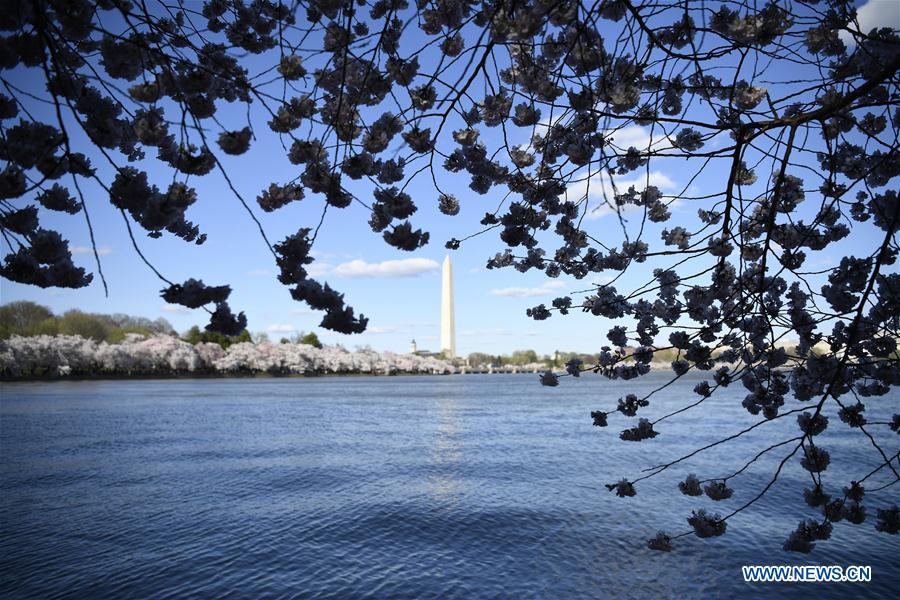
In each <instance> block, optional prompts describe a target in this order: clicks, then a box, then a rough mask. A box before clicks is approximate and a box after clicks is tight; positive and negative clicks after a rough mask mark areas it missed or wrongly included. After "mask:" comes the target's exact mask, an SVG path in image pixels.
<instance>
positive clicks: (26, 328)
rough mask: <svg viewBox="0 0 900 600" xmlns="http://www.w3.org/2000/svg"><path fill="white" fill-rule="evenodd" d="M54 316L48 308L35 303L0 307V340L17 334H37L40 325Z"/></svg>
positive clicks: (17, 303) (20, 303) (11, 303)
mask: <svg viewBox="0 0 900 600" xmlns="http://www.w3.org/2000/svg"><path fill="white" fill-rule="evenodd" d="M52 316H53V313H52V312H51V311H50V309H49V308H47V307H46V306H41V305H40V304H35V303H34V302H27V301H20V302H10V303H9V304H4V305H3V306H0V339H5V338H8V337H9V336H11V335H13V334H14V333H15V334H19V335H31V334H32V333H31V332H34V333H37V331H38V328H39V327H40V324H41V323H42V322H43V321H44V320H46V319H49V318H51V317H52Z"/></svg>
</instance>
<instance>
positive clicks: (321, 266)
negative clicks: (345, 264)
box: [306, 261, 334, 277]
mask: <svg viewBox="0 0 900 600" xmlns="http://www.w3.org/2000/svg"><path fill="white" fill-rule="evenodd" d="M332 268H334V265H332V264H331V263H327V262H319V261H315V262H314V263H313V264H311V265H309V266H308V267H306V272H307V273H309V276H310V277H322V276H324V275H328V274H329V273H331V269H332Z"/></svg>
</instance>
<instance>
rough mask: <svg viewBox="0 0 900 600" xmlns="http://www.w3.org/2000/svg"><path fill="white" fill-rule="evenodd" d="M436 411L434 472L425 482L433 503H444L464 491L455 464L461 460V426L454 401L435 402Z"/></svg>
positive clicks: (446, 399)
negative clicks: (438, 501)
mask: <svg viewBox="0 0 900 600" xmlns="http://www.w3.org/2000/svg"><path fill="white" fill-rule="evenodd" d="M437 408H438V425H437V430H436V431H435V438H434V453H433V461H434V466H435V472H434V474H433V475H431V476H430V477H429V478H428V482H429V489H430V490H431V494H432V496H433V497H434V498H435V500H440V501H444V502H447V501H451V500H452V499H453V497H454V496H456V495H458V494H461V493H462V492H463V491H464V490H463V486H462V482H461V481H460V480H459V479H458V477H457V475H458V473H457V465H458V464H459V462H460V461H461V460H462V445H461V442H460V439H459V427H460V423H459V419H458V417H457V410H458V406H457V402H456V400H454V399H453V398H446V397H442V398H440V399H438V401H437Z"/></svg>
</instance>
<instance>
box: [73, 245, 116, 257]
mask: <svg viewBox="0 0 900 600" xmlns="http://www.w3.org/2000/svg"><path fill="white" fill-rule="evenodd" d="M110 252H112V248H110V247H109V246H100V247H99V248H97V254H99V255H100V256H106V255H107V254H109V253H110ZM93 253H94V249H93V248H91V247H90V246H73V247H72V254H93Z"/></svg>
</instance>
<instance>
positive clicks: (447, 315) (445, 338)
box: [441, 255, 456, 358]
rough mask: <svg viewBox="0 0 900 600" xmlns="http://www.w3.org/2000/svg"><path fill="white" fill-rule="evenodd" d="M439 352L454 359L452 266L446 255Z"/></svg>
mask: <svg viewBox="0 0 900 600" xmlns="http://www.w3.org/2000/svg"><path fill="white" fill-rule="evenodd" d="M441 352H442V353H443V354H444V356H445V357H447V358H456V322H455V321H454V318H453V264H452V263H451V262H450V256H449V255H448V256H447V257H446V258H445V259H444V269H443V281H442V285H441Z"/></svg>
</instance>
